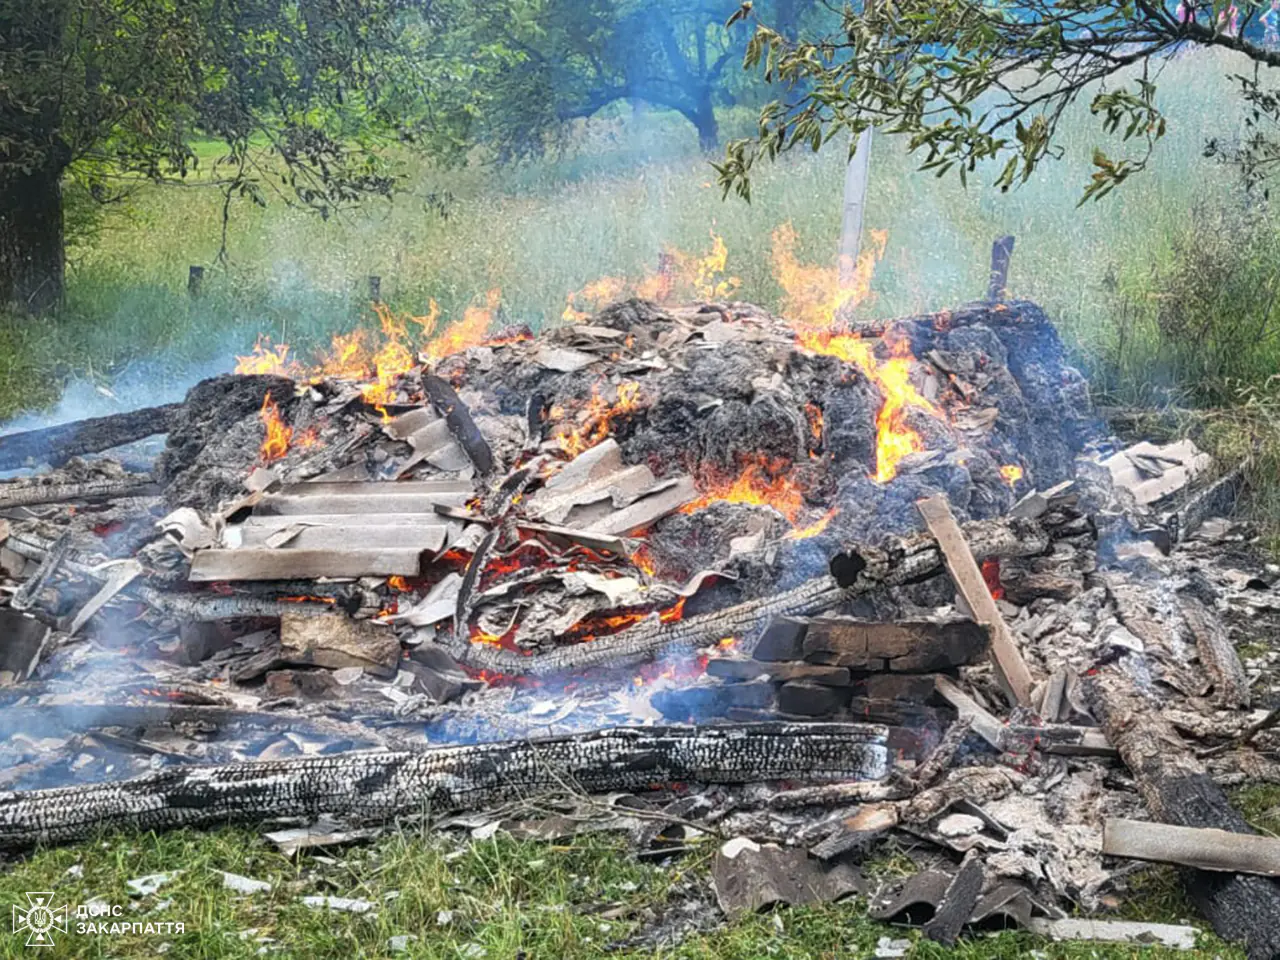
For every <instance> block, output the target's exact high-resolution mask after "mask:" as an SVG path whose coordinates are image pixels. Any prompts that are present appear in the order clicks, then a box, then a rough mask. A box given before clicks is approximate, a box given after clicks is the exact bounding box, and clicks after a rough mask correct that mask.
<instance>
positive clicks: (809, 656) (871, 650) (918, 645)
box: [801, 616, 988, 673]
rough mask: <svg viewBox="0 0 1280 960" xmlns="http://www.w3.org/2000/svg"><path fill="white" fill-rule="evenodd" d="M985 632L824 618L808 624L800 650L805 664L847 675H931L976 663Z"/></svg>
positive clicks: (955, 623)
mask: <svg viewBox="0 0 1280 960" xmlns="http://www.w3.org/2000/svg"><path fill="white" fill-rule="evenodd" d="M987 643H988V630H987V628H986V627H984V626H983V625H982V624H979V623H974V622H973V621H972V620H968V619H962V618H959V617H954V618H949V619H916V620H899V621H896V622H894V623H881V622H878V621H873V620H860V619H858V618H856V617H838V616H826V617H815V618H814V619H812V620H810V621H809V628H808V630H806V631H805V636H804V641H803V643H802V646H801V650H802V652H803V654H804V659H806V660H808V661H809V662H811V663H827V664H836V665H839V666H842V667H849V668H851V669H853V670H865V671H873V672H878V671H882V670H887V671H891V672H894V673H932V672H934V671H937V670H947V669H950V668H952V667H958V666H961V665H963V664H967V663H973V662H975V661H976V660H978V659H979V658H980V657H981V656H982V655H983V653H984V652H985V651H986V649H987Z"/></svg>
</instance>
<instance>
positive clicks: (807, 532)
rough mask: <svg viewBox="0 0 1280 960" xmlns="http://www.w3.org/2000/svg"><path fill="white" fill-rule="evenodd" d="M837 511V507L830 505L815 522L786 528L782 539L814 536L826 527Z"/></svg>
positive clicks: (838, 509) (838, 511)
mask: <svg viewBox="0 0 1280 960" xmlns="http://www.w3.org/2000/svg"><path fill="white" fill-rule="evenodd" d="M839 513H840V508H839V507H832V508H831V509H830V510H828V511H827V513H826V516H824V517H823V518H822V519H821V520H819V521H817V522H816V523H811V524H809V526H807V527H798V528H796V529H794V530H788V531H787V533H786V535H785V536H783V538H782V539H784V540H808V539H809V538H810V537H816V536H817V535H818V534H820V533H822V531H823V530H825V529H827V525H828V524H830V523H831V521H832V520H834V519H835V518H836V516H837V515H838V514H839Z"/></svg>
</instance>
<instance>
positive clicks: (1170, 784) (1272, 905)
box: [1081, 651, 1280, 958]
mask: <svg viewBox="0 0 1280 960" xmlns="http://www.w3.org/2000/svg"><path fill="white" fill-rule="evenodd" d="M1145 660H1146V658H1145V657H1144V656H1143V655H1141V654H1137V653H1134V652H1132V651H1126V652H1124V653H1122V654H1119V655H1116V656H1114V657H1113V658H1112V659H1110V660H1109V661H1106V662H1100V663H1098V664H1097V665H1095V667H1094V669H1093V670H1091V671H1090V672H1089V673H1087V674H1086V675H1085V676H1084V677H1083V678H1082V680H1081V683H1082V689H1083V692H1084V694H1085V699H1086V702H1087V703H1088V705H1089V708H1090V710H1091V712H1092V713H1093V715H1094V716H1095V717H1097V719H1098V721H1099V723H1100V724H1101V725H1102V729H1103V732H1104V733H1105V734H1106V736H1107V739H1108V740H1109V741H1110V742H1111V743H1112V744H1114V745H1115V748H1116V750H1117V751H1119V753H1120V758H1121V759H1122V760H1123V761H1124V763H1125V766H1126V767H1128V768H1129V771H1130V772H1131V773H1132V774H1133V776H1134V780H1135V782H1136V784H1137V787H1138V790H1139V792H1140V793H1141V795H1142V799H1143V801H1144V802H1145V804H1146V807H1147V810H1148V812H1149V813H1150V814H1151V815H1152V817H1153V818H1155V819H1156V820H1158V821H1160V822H1163V823H1168V824H1172V825H1174V826H1182V827H1208V828H1212V829H1218V830H1226V831H1228V832H1230V833H1237V834H1244V835H1249V836H1251V837H1253V838H1254V839H1256V838H1257V832H1256V831H1255V830H1254V829H1253V828H1252V827H1251V826H1249V824H1248V823H1247V822H1246V821H1245V819H1244V817H1242V816H1241V815H1240V813H1239V812H1238V811H1236V810H1235V809H1234V808H1233V807H1232V806H1231V803H1230V801H1228V799H1227V797H1226V794H1224V793H1223V792H1222V789H1221V788H1220V787H1219V786H1218V785H1217V784H1215V783H1214V782H1213V780H1212V779H1210V777H1209V775H1208V773H1207V771H1206V770H1205V768H1204V766H1203V765H1202V764H1201V763H1200V762H1199V761H1198V760H1196V759H1195V757H1193V756H1192V754H1191V752H1190V751H1189V750H1188V749H1187V747H1186V744H1184V743H1183V741H1182V739H1181V738H1180V737H1179V736H1178V734H1177V732H1176V731H1175V730H1174V728H1173V726H1172V725H1171V724H1170V723H1169V721H1168V720H1167V719H1166V718H1165V716H1164V715H1163V713H1162V711H1161V709H1160V708H1161V703H1160V701H1159V700H1158V699H1157V698H1156V697H1155V696H1154V695H1153V694H1152V693H1150V692H1146V691H1147V690H1149V684H1150V672H1149V667H1148V666H1147V664H1146V662H1145ZM1144 688H1145V689H1144ZM1182 881H1183V886H1184V887H1185V889H1186V892H1187V896H1188V898H1189V899H1190V900H1191V902H1192V903H1193V904H1194V905H1195V906H1196V907H1197V908H1198V909H1199V910H1200V912H1201V914H1203V916H1204V917H1205V919H1206V920H1208V921H1209V923H1210V924H1211V925H1212V926H1213V929H1214V931H1215V932H1216V933H1217V934H1218V935H1219V936H1220V937H1222V938H1223V939H1224V940H1233V941H1237V942H1243V943H1244V944H1245V945H1246V947H1247V950H1248V953H1249V956H1250V957H1260V958H1261V957H1268V958H1269V957H1274V956H1276V955H1277V954H1280V924H1276V923H1275V922H1274V918H1275V917H1280V882H1277V881H1276V880H1274V879H1272V878H1270V877H1259V876H1253V875H1247V874H1240V873H1214V872H1210V871H1205V870H1195V869H1187V870H1185V871H1184V872H1183V874H1182Z"/></svg>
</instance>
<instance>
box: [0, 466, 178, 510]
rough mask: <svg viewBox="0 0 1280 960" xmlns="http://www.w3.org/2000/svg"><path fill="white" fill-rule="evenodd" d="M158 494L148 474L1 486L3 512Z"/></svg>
mask: <svg viewBox="0 0 1280 960" xmlns="http://www.w3.org/2000/svg"><path fill="white" fill-rule="evenodd" d="M159 492H160V487H159V486H158V485H157V484H156V483H155V481H154V480H152V478H151V477H150V476H148V475H146V474H135V475H132V476H126V477H120V478H111V479H102V480H86V481H84V482H81V483H31V482H30V481H21V480H20V481H12V482H9V483H5V484H0V510H7V509H9V508H11V507H31V506H36V505H38V504H42V503H64V502H66V501H68V500H115V499H117V498H119V497H135V496H141V495H143V494H147V493H159Z"/></svg>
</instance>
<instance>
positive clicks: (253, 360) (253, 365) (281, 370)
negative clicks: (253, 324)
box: [235, 334, 301, 377]
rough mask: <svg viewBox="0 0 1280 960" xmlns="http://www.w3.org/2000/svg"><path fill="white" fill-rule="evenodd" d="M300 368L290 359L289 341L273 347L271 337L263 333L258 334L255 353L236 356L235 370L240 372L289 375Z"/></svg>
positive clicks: (254, 348) (254, 346) (254, 347)
mask: <svg viewBox="0 0 1280 960" xmlns="http://www.w3.org/2000/svg"><path fill="white" fill-rule="evenodd" d="M299 369H301V368H300V367H299V366H298V365H297V364H296V363H294V362H292V361H291V360H289V345H288V344H287V343H282V344H280V345H279V346H275V347H273V346H272V345H271V338H270V337H267V336H265V335H263V334H259V335H258V339H257V341H256V342H255V343H254V345H253V353H251V354H250V355H249V356H247V357H236V370H235V372H236V373H239V374H249V375H251V374H276V375H278V376H285V377H289V376H293V374H294V373H295V372H297V371H298V370H299Z"/></svg>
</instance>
